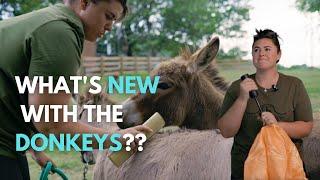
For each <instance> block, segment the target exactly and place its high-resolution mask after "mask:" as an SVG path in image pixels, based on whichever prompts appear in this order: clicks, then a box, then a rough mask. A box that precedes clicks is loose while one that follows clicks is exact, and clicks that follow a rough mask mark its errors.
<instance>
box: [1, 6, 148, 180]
mask: <svg viewBox="0 0 320 180" xmlns="http://www.w3.org/2000/svg"><path fill="white" fill-rule="evenodd" d="M126 13H127V5H126V0H65V3H64V4H57V5H54V6H51V7H48V8H44V9H41V10H38V11H34V12H31V13H28V14H25V15H21V16H17V17H13V18H10V19H8V20H3V21H1V22H0V39H1V41H0V47H1V48H0V54H1V56H0V174H1V179H15V180H19V179H29V178H30V177H29V169H28V163H27V160H26V156H25V152H18V151H16V142H15V136H16V134H18V133H22V134H26V135H28V136H31V135H32V134H34V133H37V132H40V133H43V134H45V135H48V134H60V133H69V134H72V135H73V134H76V133H90V134H99V135H100V136H102V135H103V134H112V133H114V132H106V130H104V129H101V128H95V127H91V126H89V125H86V124H83V123H74V122H72V121H68V122H61V121H59V122H57V123H55V122H53V119H52V117H50V118H51V119H50V122H47V123H46V122H44V117H43V119H41V120H40V122H37V123H27V122H25V121H24V118H23V114H22V111H21V108H20V105H25V106H27V107H28V105H34V106H35V107H36V109H37V108H38V106H39V105H40V104H43V105H54V104H59V105H67V104H68V103H69V101H70V99H71V94H67V93H65V92H62V91H60V92H59V93H57V94H49V93H48V90H47V89H45V91H44V93H39V92H35V93H33V94H31V93H28V92H26V93H24V94H19V92H18V89H17V86H16V82H15V76H19V77H21V78H23V77H25V76H29V78H31V79H32V77H34V76H43V77H44V78H47V77H49V76H53V79H54V80H53V81H54V83H57V80H58V78H59V77H60V76H64V77H65V79H66V80H68V79H70V78H69V77H70V76H75V75H77V70H78V68H79V67H80V64H81V52H82V49H83V42H84V40H85V39H86V40H89V41H96V39H97V38H98V37H101V36H103V35H104V33H105V32H106V31H110V30H111V28H112V26H113V24H114V22H115V21H119V20H121V19H122V18H123V17H124V16H125V15H126ZM67 83H68V85H69V88H70V89H72V82H67ZM49 114H53V112H52V110H50V113H49ZM58 116H59V119H61V117H63V112H62V111H59V114H58ZM141 131H144V132H149V131H152V130H151V129H149V128H147V127H145V126H142V125H141V126H137V127H133V128H128V129H125V130H121V131H118V132H117V133H120V134H126V133H130V134H137V133H139V132H141ZM79 139H80V140H78V141H77V144H79V145H81V138H79ZM120 141H121V143H125V140H124V139H123V138H121V139H120ZM104 145H105V147H106V148H107V147H109V146H110V145H111V142H110V140H106V141H105V144H104ZM92 146H93V148H98V142H97V141H96V140H95V139H93V145H92ZM133 146H134V145H133ZM32 152H33V155H34V158H35V159H36V160H37V162H38V163H39V165H41V166H43V165H44V164H45V163H46V162H47V161H49V160H50V159H49V158H48V157H47V156H46V155H45V154H44V153H43V152H34V151H32Z"/></svg>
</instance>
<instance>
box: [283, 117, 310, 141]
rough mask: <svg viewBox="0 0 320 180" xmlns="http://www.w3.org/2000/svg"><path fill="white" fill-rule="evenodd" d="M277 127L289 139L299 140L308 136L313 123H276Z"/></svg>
mask: <svg viewBox="0 0 320 180" xmlns="http://www.w3.org/2000/svg"><path fill="white" fill-rule="evenodd" d="M278 125H279V126H280V127H281V128H282V129H283V130H284V131H285V132H286V133H287V134H288V136H289V137H290V138H295V139H300V138H303V137H306V136H308V135H309V134H310V132H311V130H312V127H313V123H312V122H304V121H295V122H278Z"/></svg>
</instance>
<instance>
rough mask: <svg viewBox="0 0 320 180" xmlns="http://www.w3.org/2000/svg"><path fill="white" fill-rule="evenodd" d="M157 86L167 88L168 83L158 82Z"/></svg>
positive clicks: (168, 86)
mask: <svg viewBox="0 0 320 180" xmlns="http://www.w3.org/2000/svg"><path fill="white" fill-rule="evenodd" d="M158 88H159V89H169V88H170V85H169V84H167V83H163V82H162V83H159V84H158Z"/></svg>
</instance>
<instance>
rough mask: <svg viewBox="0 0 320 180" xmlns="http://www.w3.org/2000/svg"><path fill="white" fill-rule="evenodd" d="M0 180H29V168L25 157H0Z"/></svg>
mask: <svg viewBox="0 0 320 180" xmlns="http://www.w3.org/2000/svg"><path fill="white" fill-rule="evenodd" d="M0 179H2V180H30V175H29V166H28V161H27V157H26V156H19V157H18V158H17V159H13V158H9V157H6V156H0Z"/></svg>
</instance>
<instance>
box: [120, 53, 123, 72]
mask: <svg viewBox="0 0 320 180" xmlns="http://www.w3.org/2000/svg"><path fill="white" fill-rule="evenodd" d="M120 75H123V56H121V57H120Z"/></svg>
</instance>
